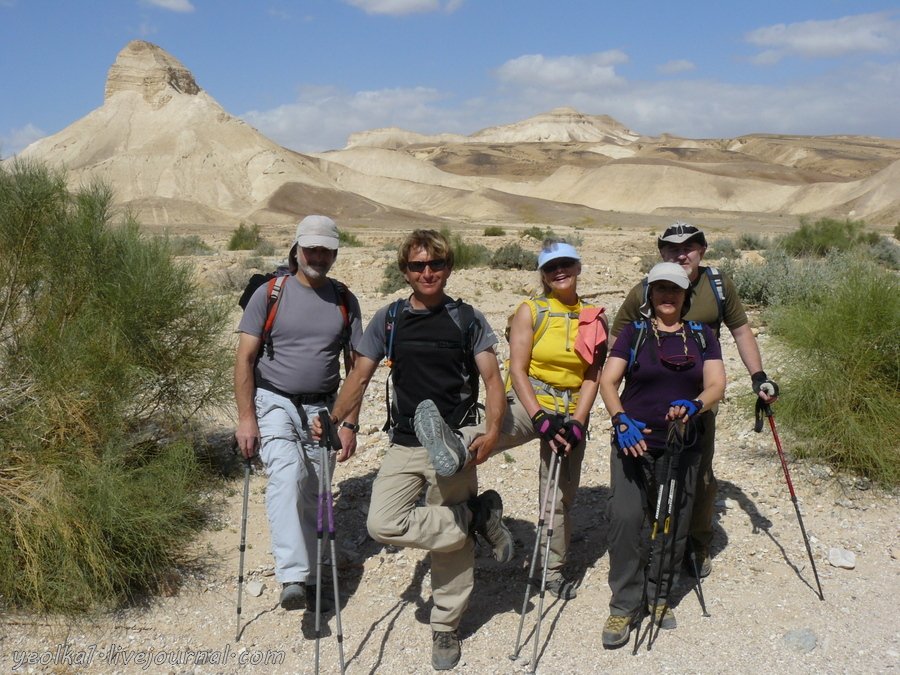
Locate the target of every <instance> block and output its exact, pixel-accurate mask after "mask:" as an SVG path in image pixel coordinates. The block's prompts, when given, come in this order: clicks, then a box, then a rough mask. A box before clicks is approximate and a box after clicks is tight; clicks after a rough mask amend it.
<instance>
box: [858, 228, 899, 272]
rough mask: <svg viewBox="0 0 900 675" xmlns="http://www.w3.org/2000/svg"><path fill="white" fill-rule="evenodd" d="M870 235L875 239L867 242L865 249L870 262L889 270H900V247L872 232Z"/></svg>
mask: <svg viewBox="0 0 900 675" xmlns="http://www.w3.org/2000/svg"><path fill="white" fill-rule="evenodd" d="M870 234H874V235H875V237H874V238H870V239H869V240H868V243H867V244H866V248H867V249H868V255H869V256H871V258H872V260H874V261H875V262H878V263H880V264H882V265H884V266H885V267H887V268H889V269H892V270H900V246H898V245H897V244H895V243H894V242H892V241H891V240H890V239H888V238H887V237H883V236H881V235H880V234H876V233H874V232H871V233H870Z"/></svg>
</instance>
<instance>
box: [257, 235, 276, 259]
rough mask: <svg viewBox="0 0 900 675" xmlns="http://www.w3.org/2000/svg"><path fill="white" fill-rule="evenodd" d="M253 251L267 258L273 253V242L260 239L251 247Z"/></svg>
mask: <svg viewBox="0 0 900 675" xmlns="http://www.w3.org/2000/svg"><path fill="white" fill-rule="evenodd" d="M253 252H254V253H255V254H256V255H258V256H261V257H263V258H269V257H271V256H273V255H275V244H273V243H272V242H271V241H266V240H265V239H260V240H259V241H258V242H257V244H256V246H254V247H253Z"/></svg>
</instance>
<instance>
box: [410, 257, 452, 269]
mask: <svg viewBox="0 0 900 675" xmlns="http://www.w3.org/2000/svg"><path fill="white" fill-rule="evenodd" d="M426 266H427V267H430V268H431V271H432V272H440V271H441V270H442V269H444V268H445V267H446V266H447V260H446V259H445V258H436V259H434V260H410V261H408V262H407V263H406V267H407V269H409V270H411V271H413V272H424V271H425V267H426Z"/></svg>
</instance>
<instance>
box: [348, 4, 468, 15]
mask: <svg viewBox="0 0 900 675" xmlns="http://www.w3.org/2000/svg"><path fill="white" fill-rule="evenodd" d="M341 1H342V2H345V3H347V4H348V5H353V6H354V7H359V8H360V9H361V10H363V11H364V12H365V13H366V14H389V15H391V16H406V15H407V14H424V13H426V12H440V11H444V12H446V13H448V14H450V13H452V12H455V11H456V10H457V9H459V8H460V7H461V6H462V4H463V2H464V0H341Z"/></svg>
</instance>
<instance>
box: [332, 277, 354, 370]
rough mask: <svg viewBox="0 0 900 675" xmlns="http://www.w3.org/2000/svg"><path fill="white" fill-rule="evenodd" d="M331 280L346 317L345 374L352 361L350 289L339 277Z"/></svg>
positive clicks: (343, 332)
mask: <svg viewBox="0 0 900 675" xmlns="http://www.w3.org/2000/svg"><path fill="white" fill-rule="evenodd" d="M330 281H331V283H332V285H333V286H334V292H335V293H336V294H337V298H338V304H339V306H340V309H341V315H342V316H343V319H344V325H343V327H342V328H341V351H342V352H343V354H344V374H345V375H346V374H347V373H349V372H350V364H351V363H352V359H351V356H350V289H349V288H347V285H346V284H344V283H341V282H340V281H338V280H337V279H330Z"/></svg>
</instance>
